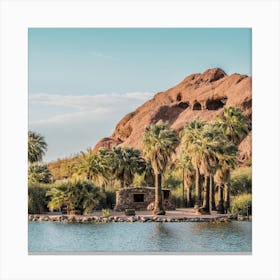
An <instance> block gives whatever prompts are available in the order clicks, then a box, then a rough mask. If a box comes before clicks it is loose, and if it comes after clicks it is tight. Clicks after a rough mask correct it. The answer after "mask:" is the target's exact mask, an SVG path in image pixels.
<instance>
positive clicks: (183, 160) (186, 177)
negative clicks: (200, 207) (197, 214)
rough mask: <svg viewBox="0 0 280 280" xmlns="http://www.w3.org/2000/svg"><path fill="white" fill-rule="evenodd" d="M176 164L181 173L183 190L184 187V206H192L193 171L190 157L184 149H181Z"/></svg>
mask: <svg viewBox="0 0 280 280" xmlns="http://www.w3.org/2000/svg"><path fill="white" fill-rule="evenodd" d="M176 165H177V167H178V168H180V169H181V170H182V173H183V190H184V189H185V188H186V201H185V206H186V207H192V206H193V199H192V186H193V185H194V183H195V171H194V167H193V164H192V161H191V158H190V157H189V156H188V155H187V154H186V153H185V152H184V151H182V153H181V154H180V158H179V160H178V162H177V164H176Z"/></svg>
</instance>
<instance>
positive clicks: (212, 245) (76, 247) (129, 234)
mask: <svg viewBox="0 0 280 280" xmlns="http://www.w3.org/2000/svg"><path fill="white" fill-rule="evenodd" d="M28 249H29V252H53V253H59V252H89V253H98V252H116V253H117V252H186V253H190V252H191V253H201V252H211V253H219V252H251V251H252V223H251V222H237V221H233V222H231V223H219V224H213V223H189V222H185V223H107V224H75V223H73V224H72V223H65V224H64V223H56V222H29V225H28Z"/></svg>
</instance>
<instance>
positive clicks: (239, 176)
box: [231, 167, 252, 196]
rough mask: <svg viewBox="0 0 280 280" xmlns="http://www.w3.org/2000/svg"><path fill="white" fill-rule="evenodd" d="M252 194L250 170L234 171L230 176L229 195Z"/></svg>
mask: <svg viewBox="0 0 280 280" xmlns="http://www.w3.org/2000/svg"><path fill="white" fill-rule="evenodd" d="M243 193H252V169H251V167H245V168H244V167H243V168H239V169H237V170H235V171H234V172H233V173H232V175H231V194H232V195H233V196H236V195H240V194H243Z"/></svg>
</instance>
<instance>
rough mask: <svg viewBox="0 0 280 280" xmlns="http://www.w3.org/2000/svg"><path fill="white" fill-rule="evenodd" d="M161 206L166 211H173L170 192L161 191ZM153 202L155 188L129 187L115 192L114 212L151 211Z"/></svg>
mask: <svg viewBox="0 0 280 280" xmlns="http://www.w3.org/2000/svg"><path fill="white" fill-rule="evenodd" d="M162 196H163V205H164V209H166V210H173V209H175V207H174V206H173V205H172V202H171V192H170V190H167V189H162ZM154 201H155V188H151V187H129V188H124V189H121V190H119V191H117V192H116V206H115V210H117V211H124V210H125V209H135V210H153V205H154Z"/></svg>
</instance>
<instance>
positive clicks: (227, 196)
mask: <svg viewBox="0 0 280 280" xmlns="http://www.w3.org/2000/svg"><path fill="white" fill-rule="evenodd" d="M224 208H225V213H228V211H229V208H230V185H229V183H227V184H225V202H224Z"/></svg>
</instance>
